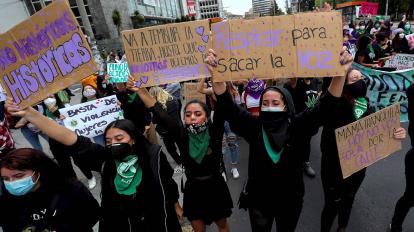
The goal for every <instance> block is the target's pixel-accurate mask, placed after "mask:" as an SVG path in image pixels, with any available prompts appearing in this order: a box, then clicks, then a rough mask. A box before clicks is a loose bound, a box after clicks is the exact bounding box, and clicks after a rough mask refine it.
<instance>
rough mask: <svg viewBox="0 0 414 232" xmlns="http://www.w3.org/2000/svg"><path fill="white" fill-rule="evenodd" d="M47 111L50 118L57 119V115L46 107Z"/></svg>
mask: <svg viewBox="0 0 414 232" xmlns="http://www.w3.org/2000/svg"><path fill="white" fill-rule="evenodd" d="M45 113H46V116H47V117H48V118H50V119H53V120H55V119H56V116H55V115H54V114H53V113H52V112H51V111H50V110H49V109H48V108H47V107H46V109H45Z"/></svg>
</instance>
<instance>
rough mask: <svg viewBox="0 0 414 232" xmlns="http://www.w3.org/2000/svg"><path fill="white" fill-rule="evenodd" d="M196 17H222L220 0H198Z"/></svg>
mask: <svg viewBox="0 0 414 232" xmlns="http://www.w3.org/2000/svg"><path fill="white" fill-rule="evenodd" d="M196 11H197V19H210V18H216V17H220V18H224V11H223V2H222V0H198V2H197V4H196Z"/></svg>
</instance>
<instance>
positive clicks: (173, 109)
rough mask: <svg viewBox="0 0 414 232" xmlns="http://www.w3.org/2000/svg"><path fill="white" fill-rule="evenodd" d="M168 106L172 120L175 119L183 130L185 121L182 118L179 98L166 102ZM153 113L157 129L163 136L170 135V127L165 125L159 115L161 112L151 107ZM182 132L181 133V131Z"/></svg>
mask: <svg viewBox="0 0 414 232" xmlns="http://www.w3.org/2000/svg"><path fill="white" fill-rule="evenodd" d="M166 106H167V109H166V110H167V114H168V116H170V119H171V120H174V122H175V123H177V124H178V125H179V128H180V130H183V128H184V126H183V122H182V120H181V115H180V113H181V109H180V103H179V102H178V100H177V99H173V100H169V101H167V103H166ZM151 110H152V113H153V117H152V122H153V123H154V124H156V125H157V126H156V128H155V130H156V131H157V133H158V134H159V135H161V136H166V135H168V129H167V128H165V127H164V126H163V124H164V123H163V122H162V118H160V117H158V114H159V112H154V108H152V109H151ZM180 134H181V133H180Z"/></svg>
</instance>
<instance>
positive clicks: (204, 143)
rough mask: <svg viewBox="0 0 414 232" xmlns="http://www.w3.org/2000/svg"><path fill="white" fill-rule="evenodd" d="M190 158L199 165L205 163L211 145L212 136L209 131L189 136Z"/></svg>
mask: <svg viewBox="0 0 414 232" xmlns="http://www.w3.org/2000/svg"><path fill="white" fill-rule="evenodd" d="M188 138H189V146H190V147H189V148H190V157H191V158H193V159H194V160H195V162H197V163H198V164H200V163H201V161H203V159H204V156H205V155H206V153H207V149H208V145H209V144H210V134H209V132H208V130H204V131H203V132H201V133H199V134H192V133H189V134H188Z"/></svg>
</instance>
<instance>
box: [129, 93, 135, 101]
mask: <svg viewBox="0 0 414 232" xmlns="http://www.w3.org/2000/svg"><path fill="white" fill-rule="evenodd" d="M136 97H137V93H133V94H128V103H132V102H133V101H134V100H135V98H136Z"/></svg>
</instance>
